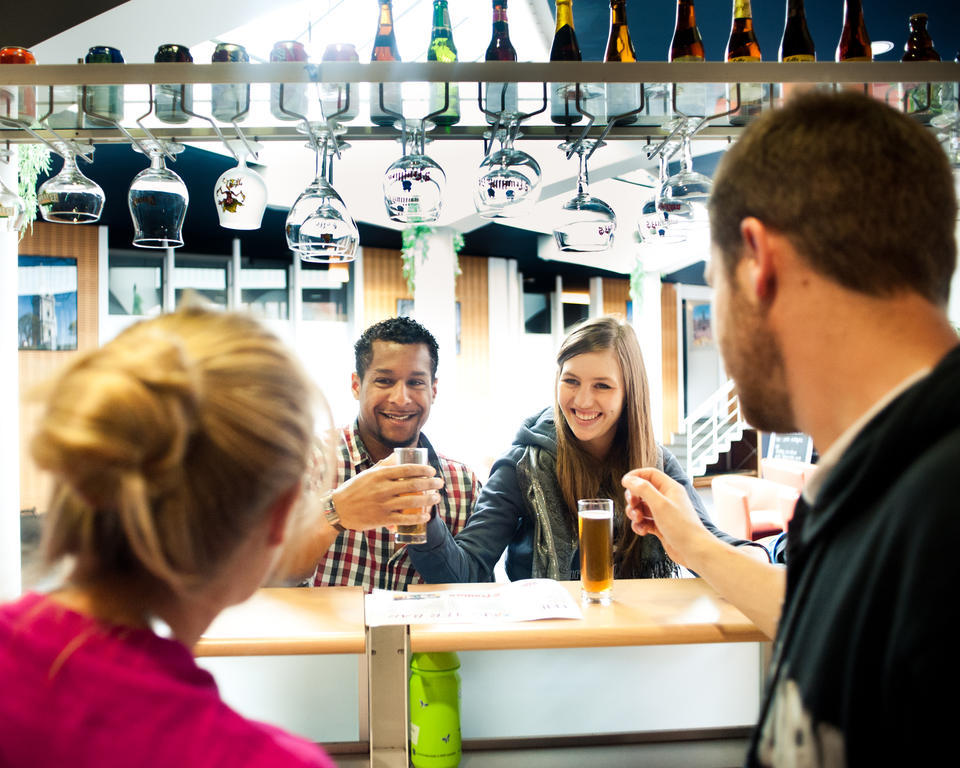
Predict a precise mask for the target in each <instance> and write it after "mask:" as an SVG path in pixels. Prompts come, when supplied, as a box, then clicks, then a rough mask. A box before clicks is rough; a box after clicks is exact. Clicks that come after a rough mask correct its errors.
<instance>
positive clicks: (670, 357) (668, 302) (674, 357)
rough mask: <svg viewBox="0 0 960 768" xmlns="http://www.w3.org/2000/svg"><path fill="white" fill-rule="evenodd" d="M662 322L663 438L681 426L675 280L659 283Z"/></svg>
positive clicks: (668, 436) (668, 437)
mask: <svg viewBox="0 0 960 768" xmlns="http://www.w3.org/2000/svg"><path fill="white" fill-rule="evenodd" d="M660 323H661V328H662V331H661V333H662V342H661V343H662V366H663V368H662V370H663V440H664V442H669V441H670V436H671V434H673V433H674V432H677V431H678V430H679V429H680V403H679V401H678V397H679V395H678V392H679V387H680V382H679V379H678V372H677V369H678V364H679V355H680V340H679V339H678V338H677V289H676V288H675V287H674V286H673V284H672V283H662V284H661V286H660Z"/></svg>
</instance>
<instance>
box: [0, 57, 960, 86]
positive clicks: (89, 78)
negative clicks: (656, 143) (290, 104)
mask: <svg viewBox="0 0 960 768" xmlns="http://www.w3.org/2000/svg"><path fill="white" fill-rule="evenodd" d="M170 82H175V83H187V84H190V83H308V82H325V83H335V82H359V83H380V82H384V83H395V82H424V83H443V82H459V83H471V82H472V83H477V82H514V83H543V82H582V83H737V82H770V83H900V82H910V83H915V82H960V63H956V62H928V61H923V62H908V63H903V62H876V61H875V62H849V63H840V64H838V63H835V62H814V63H809V64H797V63H790V64H784V63H779V62H758V63H750V62H735V63H727V62H713V61H708V62H702V63H697V62H693V63H691V62H675V63H668V62H636V63H633V64H622V63H603V62H547V63H527V62H478V63H453V64H445V63H440V62H428V63H421V62H371V63H369V64H367V63H364V64H352V63H342V62H329V63H318V64H307V65H304V64H300V63H291V62H284V63H270V64H239V63H217V64H196V63H194V64H110V65H91V64H69V65H58V64H41V65H31V64H5V65H3V66H0V86H2V85H38V86H47V85H146V84H150V83H153V84H157V83H170Z"/></svg>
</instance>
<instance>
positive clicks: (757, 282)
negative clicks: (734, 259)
mask: <svg viewBox="0 0 960 768" xmlns="http://www.w3.org/2000/svg"><path fill="white" fill-rule="evenodd" d="M771 234H772V233H771V231H770V229H769V228H768V227H767V226H766V225H765V224H764V223H763V222H762V221H760V219H757V218H754V217H753V216H747V217H746V218H745V219H744V220H743V221H741V222H740V236H741V237H742V239H743V258H742V262H743V263H744V264H745V265H746V269H747V282H748V285H747V286H746V287H748V288H749V289H750V291H751V293H752V294H753V295H754V296H756V297H757V300H758V301H759V302H761V303H764V304H767V303H769V302H771V301H772V300H773V298H774V297H775V296H776V292H777V262H776V259H775V258H774V257H775V255H776V248H775V244H774V242H773V238H772V237H771Z"/></svg>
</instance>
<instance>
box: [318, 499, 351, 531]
mask: <svg viewBox="0 0 960 768" xmlns="http://www.w3.org/2000/svg"><path fill="white" fill-rule="evenodd" d="M320 505H321V509H322V510H323V516H324V517H325V518H327V522H328V523H330V525H332V526H333V527H334V528H335V529H336V530H337V531H339V532H340V533H343V532H344V531H345V530H347V529H346V528H344V527H343V526H342V525H341V524H340V515H338V514H337V507H336V505H335V504H334V503H333V492H332V491H331V492H330V493H325V494H324V495H323V497H322V498H321V499H320Z"/></svg>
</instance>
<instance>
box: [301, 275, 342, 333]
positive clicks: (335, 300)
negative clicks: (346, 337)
mask: <svg viewBox="0 0 960 768" xmlns="http://www.w3.org/2000/svg"><path fill="white" fill-rule="evenodd" d="M351 269H352V264H351V265H344V264H338V265H334V266H331V267H329V268H323V267H319V268H318V267H312V266H311V267H308V266H307V265H305V264H304V265H303V269H302V270H301V272H300V284H301V286H302V289H301V290H302V296H303V319H304V320H319V321H325V322H336V323H346V322H348V321H349V319H350V312H349V302H348V299H349V296H348V291H349V287H350V276H351Z"/></svg>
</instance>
